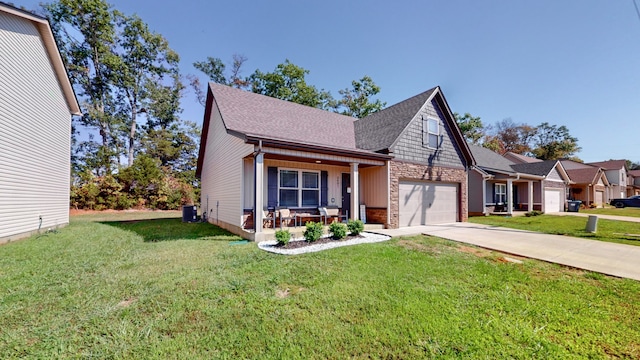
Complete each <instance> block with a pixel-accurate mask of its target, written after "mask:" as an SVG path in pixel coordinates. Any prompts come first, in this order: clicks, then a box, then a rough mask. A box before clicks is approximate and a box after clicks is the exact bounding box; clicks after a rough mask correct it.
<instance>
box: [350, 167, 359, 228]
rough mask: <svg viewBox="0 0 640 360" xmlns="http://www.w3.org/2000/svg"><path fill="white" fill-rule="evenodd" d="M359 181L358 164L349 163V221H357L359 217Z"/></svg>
mask: <svg viewBox="0 0 640 360" xmlns="http://www.w3.org/2000/svg"><path fill="white" fill-rule="evenodd" d="M359 195H360V179H359V176H358V163H351V214H349V215H351V219H353V220H358V217H359V216H360V196H359Z"/></svg>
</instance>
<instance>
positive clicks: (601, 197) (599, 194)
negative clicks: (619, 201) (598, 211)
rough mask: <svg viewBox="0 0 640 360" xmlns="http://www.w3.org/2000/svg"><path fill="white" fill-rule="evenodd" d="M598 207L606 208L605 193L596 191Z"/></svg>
mask: <svg viewBox="0 0 640 360" xmlns="http://www.w3.org/2000/svg"><path fill="white" fill-rule="evenodd" d="M596 206H597V207H604V191H596Z"/></svg>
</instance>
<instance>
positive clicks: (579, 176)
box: [567, 167, 600, 184]
mask: <svg viewBox="0 0 640 360" xmlns="http://www.w3.org/2000/svg"><path fill="white" fill-rule="evenodd" d="M599 173H600V168H597V167H590V168H582V169H571V170H567V175H569V179H571V181H573V182H575V183H576V184H595V183H596V181H597V180H596V175H598V174H599Z"/></svg>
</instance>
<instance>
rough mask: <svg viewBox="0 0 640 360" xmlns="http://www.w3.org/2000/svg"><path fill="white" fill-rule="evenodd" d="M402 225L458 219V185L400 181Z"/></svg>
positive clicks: (438, 222)
mask: <svg viewBox="0 0 640 360" xmlns="http://www.w3.org/2000/svg"><path fill="white" fill-rule="evenodd" d="M399 190H400V192H399V196H400V199H399V200H400V226H418V225H430V224H443V223H452V222H456V221H458V185H457V184H442V183H435V182H425V181H401V182H400V189H399Z"/></svg>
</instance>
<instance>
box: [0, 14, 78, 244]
mask: <svg viewBox="0 0 640 360" xmlns="http://www.w3.org/2000/svg"><path fill="white" fill-rule="evenodd" d="M70 133H71V115H70V112H69V108H68V106H67V103H66V101H65V98H64V96H63V93H62V89H61V87H60V84H59V83H58V80H57V77H56V74H55V73H54V70H53V68H52V66H51V63H50V60H49V57H48V55H47V52H46V49H45V47H44V45H43V42H42V40H41V38H40V35H39V33H38V31H37V29H36V27H35V26H34V25H33V24H32V23H31V22H29V21H27V20H24V19H22V18H19V17H16V16H13V15H9V14H5V13H0V241H1V240H2V239H3V238H4V239H9V238H12V237H19V235H20V234H27V233H29V232H31V231H34V230H37V229H38V227H39V225H40V224H39V217H40V216H41V217H42V228H43V229H45V228H49V227H55V226H60V225H64V224H67V223H68V222H69V177H70V169H69V167H70Z"/></svg>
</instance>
